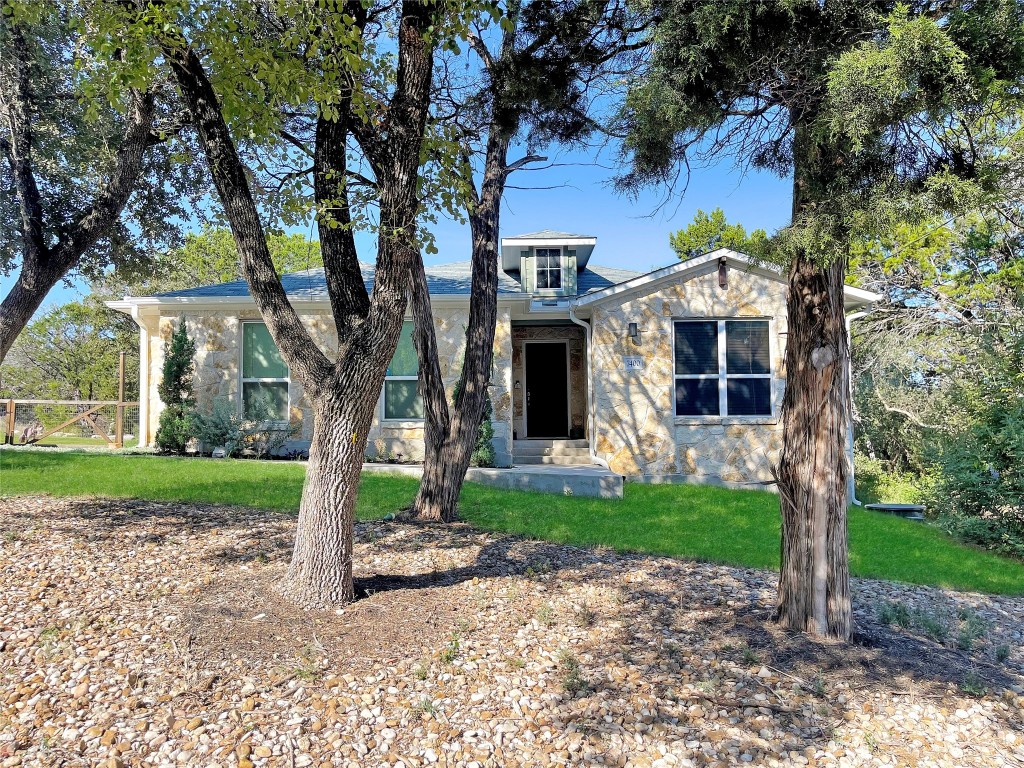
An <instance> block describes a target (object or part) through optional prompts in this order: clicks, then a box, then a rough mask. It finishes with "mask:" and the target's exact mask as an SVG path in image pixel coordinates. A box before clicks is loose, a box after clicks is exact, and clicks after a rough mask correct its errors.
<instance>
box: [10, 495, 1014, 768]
mask: <svg viewBox="0 0 1024 768" xmlns="http://www.w3.org/2000/svg"><path fill="white" fill-rule="evenodd" d="M0 520H2V523H0V527H2V529H3V530H2V534H0V616H2V617H3V619H2V624H0V690H2V691H3V692H4V693H3V694H0V766H3V768H7V767H8V766H16V765H18V766H26V765H66V766H78V765H81V766H86V765H88V766H95V765H109V766H116V765H124V766H127V765H132V766H135V765H138V766H165V765H195V766H242V768H249V766H253V765H255V766H289V767H290V766H296V767H297V768H303V767H304V766H310V765H316V766H378V765H380V766H383V765H391V766H397V765H401V766H423V765H431V764H437V765H451V766H456V765H457V766H465V767H466V768H469V766H474V765H475V766H484V765H531V766H533V765H558V764H562V765H588V764H597V765H602V764H603V765H630V766H655V765H656V766H685V765H711V764H733V763H735V764H741V763H744V762H753V763H754V764H768V765H791V764H809V763H813V764H816V765H839V764H842V765H874V764H877V765H883V764H887V765H893V764H925V763H928V764H933V765H950V766H953V765H958V766H959V765H1019V761H1021V760H1022V759H1024V741H1022V738H1024V736H1022V733H1021V730H1020V729H1021V723H1022V722H1024V688H1021V685H1022V684H1024V650H1022V645H1024V598H1020V597H1007V596H1002V597H1000V596H985V595H979V594H967V593H956V592H947V591H943V590H939V589H932V588H925V587H913V586H905V585H897V584H893V583H889V582H881V581H873V580H863V579H855V580H854V599H855V605H854V608H855V616H856V622H857V636H856V639H855V642H854V643H853V644H852V645H839V644H833V643H817V642H812V641H810V640H808V639H806V638H804V637H801V636H793V635H789V634H787V633H784V632H781V631H779V630H778V629H777V628H776V627H775V626H774V625H773V624H772V623H771V621H770V617H771V610H772V604H773V601H774V598H775V593H774V584H775V580H776V578H777V577H776V574H774V573H772V572H770V571H763V570H756V569H747V568H735V567H727V566H722V565H712V564H706V563H696V562H687V561H680V560H674V559H669V558H662V557H650V556H639V555H623V554H619V553H616V552H614V551H612V550H609V549H580V548H576V547H572V546H566V545H559V544H552V543H543V542H536V541H528V540H524V539H520V538H518V537H514V536H508V535H503V534H498V533H488V532H483V531H481V530H479V529H476V528H473V527H471V526H469V525H465V524H460V525H455V526H420V525H412V524H408V523H402V522H385V521H368V522H361V523H359V524H358V526H357V537H358V543H357V545H356V551H355V556H356V574H357V578H358V582H357V584H358V588H359V590H360V593H361V594H362V595H363V598H362V599H360V600H359V601H357V602H356V603H355V604H353V605H352V606H349V607H347V608H346V609H344V611H342V612H335V611H324V612H303V611H298V610H296V609H295V608H293V607H292V606H291V605H290V604H288V603H285V602H283V601H281V600H280V599H278V598H277V597H276V596H275V595H274V593H273V591H272V585H273V583H274V581H275V579H277V578H278V577H279V576H280V575H281V574H282V573H283V570H284V568H285V566H286V564H287V558H288V554H289V550H290V545H291V537H292V532H293V528H294V519H293V518H292V517H291V516H284V515H281V514H279V513H274V512H263V511H258V510H252V509H246V508H239V507H217V506H209V505H203V504H188V503H181V502H173V503H172V502H165V503H159V502H146V501H132V500H104V499H80V498H64V499H55V498H52V497H45V496H21V497H14V498H7V499H3V500H0ZM880 617H884V618H885V619H886V621H889V622H892V624H891V625H886V624H882V623H880ZM901 624H902V625H905V627H906V628H903V627H901V626H900V625H901ZM968 638H969V639H968ZM1015 761H1016V762H1015Z"/></svg>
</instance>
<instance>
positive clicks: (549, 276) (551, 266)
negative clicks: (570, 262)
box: [534, 248, 562, 291]
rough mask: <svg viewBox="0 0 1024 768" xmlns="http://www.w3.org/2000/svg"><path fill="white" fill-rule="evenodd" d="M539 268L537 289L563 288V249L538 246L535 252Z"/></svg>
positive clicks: (537, 267) (537, 268)
mask: <svg viewBox="0 0 1024 768" xmlns="http://www.w3.org/2000/svg"><path fill="white" fill-rule="evenodd" d="M534 256H535V259H534V260H535V262H536V265H537V266H536V270H537V290H539V291H551V290H556V291H557V290H561V288H562V249H561V248H537V249H536V252H535V253H534Z"/></svg>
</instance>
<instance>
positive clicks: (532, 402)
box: [524, 341, 569, 438]
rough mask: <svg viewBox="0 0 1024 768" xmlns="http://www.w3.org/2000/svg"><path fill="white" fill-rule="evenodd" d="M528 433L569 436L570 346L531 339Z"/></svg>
mask: <svg viewBox="0 0 1024 768" xmlns="http://www.w3.org/2000/svg"><path fill="white" fill-rule="evenodd" d="M524 354H525V357H526V436H527V437H528V438H529V437H568V436H569V357H568V355H569V346H568V345H567V344H566V343H565V342H564V341H527V342H525V347H524Z"/></svg>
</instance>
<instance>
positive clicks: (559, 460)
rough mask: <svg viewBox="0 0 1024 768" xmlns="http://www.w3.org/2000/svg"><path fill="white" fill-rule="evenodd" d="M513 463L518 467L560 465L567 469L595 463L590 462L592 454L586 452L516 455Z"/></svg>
mask: <svg viewBox="0 0 1024 768" xmlns="http://www.w3.org/2000/svg"><path fill="white" fill-rule="evenodd" d="M512 463H513V464H515V465H516V466H522V465H524V464H558V465H560V466H565V467H579V466H588V465H590V464H593V463H594V462H592V461H591V460H590V454H589V453H587V452H586V451H584V452H583V453H581V454H572V455H569V456H537V455H533V456H530V455H526V456H521V455H519V454H516V455H515V456H513V457H512Z"/></svg>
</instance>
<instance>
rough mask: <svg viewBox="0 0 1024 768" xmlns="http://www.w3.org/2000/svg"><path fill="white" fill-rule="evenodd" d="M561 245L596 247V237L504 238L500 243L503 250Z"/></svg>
mask: <svg viewBox="0 0 1024 768" xmlns="http://www.w3.org/2000/svg"><path fill="white" fill-rule="evenodd" d="M549 245H551V246H554V245H558V246H562V245H597V238H596V237H536V238H534V237H530V238H526V239H522V238H514V237H506V238H503V239H502V241H501V246H502V247H503V248H527V247H530V246H533V247H538V246H539V247H541V248H544V247H547V246H549Z"/></svg>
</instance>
